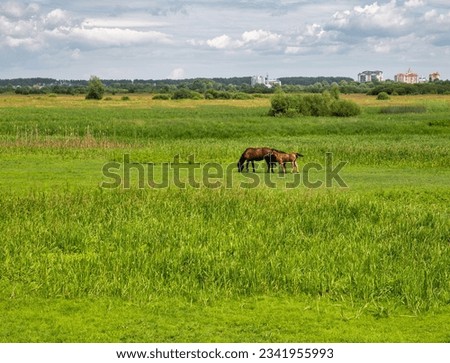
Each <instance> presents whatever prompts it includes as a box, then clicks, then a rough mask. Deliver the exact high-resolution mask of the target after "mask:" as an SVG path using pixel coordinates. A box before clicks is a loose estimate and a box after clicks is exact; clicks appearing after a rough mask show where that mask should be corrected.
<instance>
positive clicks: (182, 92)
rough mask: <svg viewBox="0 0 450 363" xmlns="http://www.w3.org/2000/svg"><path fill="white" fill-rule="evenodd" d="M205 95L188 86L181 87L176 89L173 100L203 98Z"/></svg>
mask: <svg viewBox="0 0 450 363" xmlns="http://www.w3.org/2000/svg"><path fill="white" fill-rule="evenodd" d="M204 98H205V97H203V95H202V94H201V93H198V92H195V91H191V90H188V89H186V88H182V89H179V90H177V91H175V93H174V94H173V96H172V99H173V100H184V99H190V100H202V99H204Z"/></svg>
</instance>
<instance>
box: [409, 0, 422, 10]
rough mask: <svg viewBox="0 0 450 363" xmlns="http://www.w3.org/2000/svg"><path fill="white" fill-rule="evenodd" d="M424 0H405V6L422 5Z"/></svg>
mask: <svg viewBox="0 0 450 363" xmlns="http://www.w3.org/2000/svg"><path fill="white" fill-rule="evenodd" d="M424 5H425V2H424V1H423V0H407V1H405V6H406V7H408V8H418V7H421V6H424Z"/></svg>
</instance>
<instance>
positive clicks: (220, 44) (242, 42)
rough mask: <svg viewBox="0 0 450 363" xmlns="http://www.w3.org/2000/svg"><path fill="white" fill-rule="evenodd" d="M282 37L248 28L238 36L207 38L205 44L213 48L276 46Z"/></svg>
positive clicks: (193, 42) (224, 35)
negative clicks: (235, 37)
mask: <svg viewBox="0 0 450 363" xmlns="http://www.w3.org/2000/svg"><path fill="white" fill-rule="evenodd" d="M281 39H282V36H281V35H280V34H276V33H272V32H270V31H266V30H262V29H259V30H250V31H246V32H244V33H242V35H241V37H240V38H237V39H233V38H231V37H230V36H228V35H226V34H223V35H221V36H218V37H215V38H212V39H209V40H207V41H206V44H207V45H208V46H209V47H211V48H215V49H228V50H231V49H239V48H245V49H253V48H258V47H262V46H265V47H271V46H276V45H277V44H278V43H279V42H280V41H281ZM191 43H192V44H203V43H202V42H201V41H200V42H195V41H191Z"/></svg>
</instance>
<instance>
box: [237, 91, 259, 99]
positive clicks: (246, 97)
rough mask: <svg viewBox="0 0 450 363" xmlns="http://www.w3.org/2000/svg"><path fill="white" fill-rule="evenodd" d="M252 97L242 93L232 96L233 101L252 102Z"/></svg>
mask: <svg viewBox="0 0 450 363" xmlns="http://www.w3.org/2000/svg"><path fill="white" fill-rule="evenodd" d="M253 98H254V97H253V96H252V95H249V94H248V93H244V92H237V93H234V94H233V100H252V99H253Z"/></svg>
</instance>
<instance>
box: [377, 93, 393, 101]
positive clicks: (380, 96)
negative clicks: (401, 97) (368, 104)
mask: <svg viewBox="0 0 450 363" xmlns="http://www.w3.org/2000/svg"><path fill="white" fill-rule="evenodd" d="M389 99H391V98H390V97H389V95H388V94H387V92H380V93H378V96H377V100H381V101H384V100H389Z"/></svg>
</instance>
